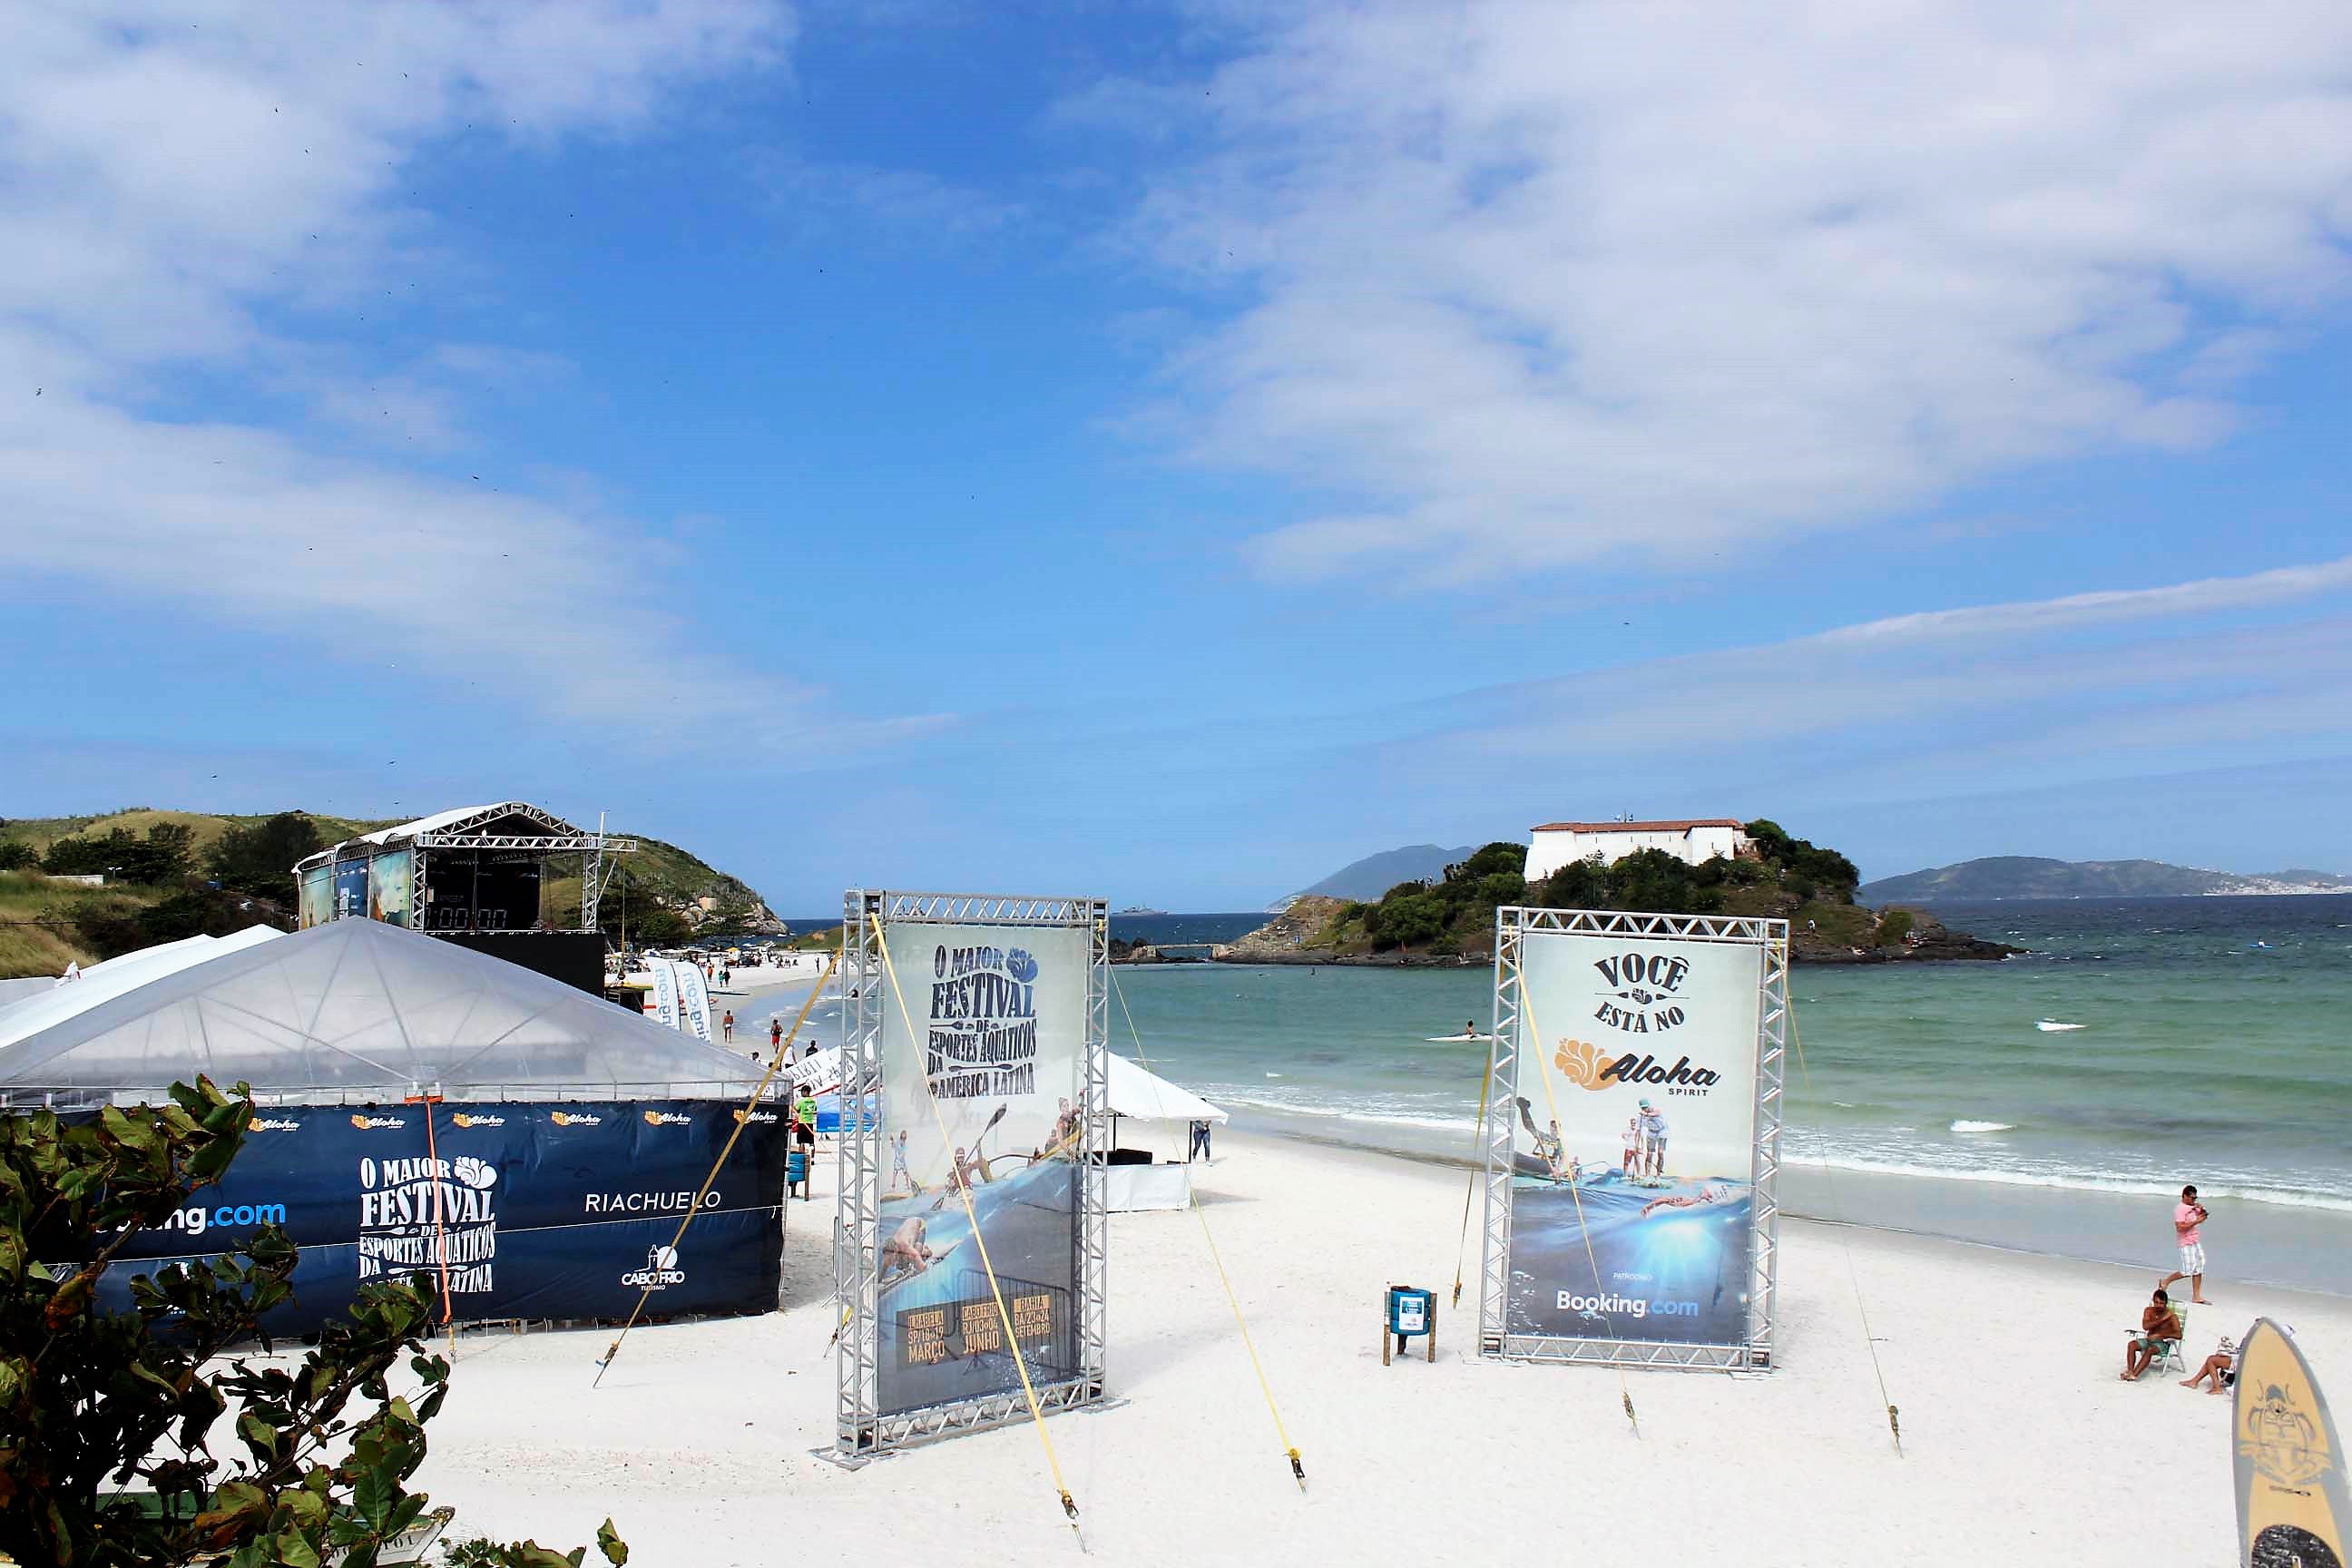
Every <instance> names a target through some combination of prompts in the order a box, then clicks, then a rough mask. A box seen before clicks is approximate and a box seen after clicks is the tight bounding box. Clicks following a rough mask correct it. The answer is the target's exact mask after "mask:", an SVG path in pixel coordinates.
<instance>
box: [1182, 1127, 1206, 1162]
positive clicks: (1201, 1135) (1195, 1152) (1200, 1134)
mask: <svg viewBox="0 0 2352 1568" xmlns="http://www.w3.org/2000/svg"><path fill="white" fill-rule="evenodd" d="M1196 1156H1197V1157H1198V1158H1200V1159H1203V1160H1205V1159H1207V1158H1208V1157H1209V1124H1208V1123H1207V1122H1205V1121H1195V1122H1194V1123H1192V1148H1191V1149H1189V1150H1187V1151H1186V1152H1185V1154H1184V1158H1186V1159H1187V1160H1190V1159H1193V1158H1195V1157H1196Z"/></svg>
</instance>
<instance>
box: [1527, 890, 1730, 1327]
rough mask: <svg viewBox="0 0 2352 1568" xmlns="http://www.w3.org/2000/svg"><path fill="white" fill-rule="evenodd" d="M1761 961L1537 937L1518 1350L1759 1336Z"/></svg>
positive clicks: (1532, 944)
mask: <svg viewBox="0 0 2352 1568" xmlns="http://www.w3.org/2000/svg"><path fill="white" fill-rule="evenodd" d="M1763 962H1764V956H1763V952H1762V951H1761V950H1760V949H1759V948H1756V947H1753V946H1745V945H1736V944H1731V943H1725V942H1689V941H1677V940H1674V939H1670V938H1662V937H1652V936H1640V937H1634V936H1589V935H1581V934H1578V935H1570V934H1566V933H1560V932H1548V931H1530V932H1528V935H1527V936H1526V938H1525V939H1524V941H1523V942H1522V945H1521V949H1520V975H1521V981H1522V984H1523V987H1524V994H1523V999H1524V1003H1525V1005H1524V1007H1523V1009H1522V1012H1521V1016H1520V1038H1521V1041H1522V1046H1521V1049H1520V1051H1519V1053H1518V1057H1517V1086H1516V1089H1515V1091H1514V1095H1513V1102H1512V1103H1509V1104H1506V1105H1504V1106H1503V1107H1501V1111H1502V1113H1503V1114H1504V1115H1506V1116H1507V1117H1510V1118H1511V1119H1512V1120H1513V1123H1514V1126H1513V1133H1512V1163H1513V1171H1514V1173H1513V1176H1512V1181H1511V1187H1512V1197H1511V1254H1510V1273H1511V1283H1510V1290H1509V1292H1508V1300H1507V1308H1506V1314H1507V1316H1506V1326H1507V1330H1508V1331H1509V1332H1511V1333H1514V1334H1539V1335H1550V1336H1556V1337H1559V1338H1565V1339H1584V1340H1639V1341H1647V1342H1671V1343H1677V1344H1701V1345H1737V1344H1740V1343H1743V1342H1745V1341H1746V1339H1747V1337H1748V1280H1749V1259H1750V1257H1751V1249H1752V1246H1753V1222H1754V1211H1753V1205H1752V1204H1751V1199H1750V1192H1749V1186H1750V1183H1751V1181H1752V1179H1753V1173H1754V1168H1755V1135H1756V1035H1757V1024H1758V1011H1757V1009H1758V1006H1759V990H1760V987H1761V984H1762V977H1763Z"/></svg>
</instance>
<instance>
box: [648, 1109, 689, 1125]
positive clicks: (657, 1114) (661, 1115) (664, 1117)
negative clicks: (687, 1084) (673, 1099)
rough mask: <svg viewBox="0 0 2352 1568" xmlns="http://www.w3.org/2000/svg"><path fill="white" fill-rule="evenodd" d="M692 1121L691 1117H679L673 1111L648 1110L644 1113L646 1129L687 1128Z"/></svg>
mask: <svg viewBox="0 0 2352 1568" xmlns="http://www.w3.org/2000/svg"><path fill="white" fill-rule="evenodd" d="M693 1121H694V1118H693V1117H691V1116H680V1115H679V1114H678V1113H677V1111H675V1110H648V1111H646V1126H648V1127H687V1126H691V1125H692V1124H693Z"/></svg>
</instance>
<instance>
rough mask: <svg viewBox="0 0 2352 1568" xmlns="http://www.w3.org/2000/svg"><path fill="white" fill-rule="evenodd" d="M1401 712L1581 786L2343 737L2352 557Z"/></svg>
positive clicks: (1942, 775) (2143, 753)
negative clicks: (1730, 766)
mask: <svg viewBox="0 0 2352 1568" xmlns="http://www.w3.org/2000/svg"><path fill="white" fill-rule="evenodd" d="M1390 732H1391V735H1392V736H1397V737H1398V738H1394V739H1389V740H1384V741H1383V742H1380V743H1379V745H1378V747H1377V748H1376V749H1377V751H1378V752H1379V754H1380V755H1381V757H1382V758H1383V760H1384V761H1385V762H1387V763H1389V764H1391V765H1392V766H1397V767H1402V768H1405V769H1407V770H1408V771H1415V772H1417V771H1419V770H1420V769H1421V768H1423V765H1424V763H1426V762H1427V760H1429V759H1440V760H1442V763H1443V764H1444V766H1445V767H1447V768H1451V769H1452V770H1454V773H1455V774H1456V776H1457V777H1458V776H1461V774H1462V770H1463V769H1464V768H1465V766H1469V765H1472V764H1475V767H1476V768H1477V769H1481V770H1483V769H1486V768H1490V767H1496V766H1499V767H1502V768H1505V769H1509V768H1513V767H1521V766H1528V765H1539V766H1541V767H1543V768H1544V769H1545V770H1546V773H1545V775H1544V776H1545V777H1546V778H1547V779H1549V780H1550V781H1553V782H1554V783H1556V784H1557V786H1558V787H1559V788H1562V789H1567V790H1570V791H1578V790H1591V789H1593V788H1595V787H1601V788H1606V787H1608V785H1609V784H1615V783H1618V782H1621V781H1622V782H1623V783H1625V784H1629V785H1630V784H1637V783H1638V784H1643V785H1657V784H1662V783H1665V782H1668V781H1674V780H1677V779H1679V780H1683V781H1685V784H1698V783H1701V782H1704V781H1712V784H1713V785H1714V786H1716V787H1721V786H1722V785H1723V784H1725V783H1726V782H1727V776H1728V774H1727V771H1726V768H1725V766H1724V764H1725V762H1726V759H1727V758H1734V757H1736V758H1738V767H1737V769H1736V770H1732V771H1733V772H1736V773H1739V774H1741V775H1744V777H1745V778H1746V779H1747V780H1749V781H1752V780H1754V779H1755V778H1757V777H1758V776H1759V775H1761V774H1764V773H1772V774H1775V775H1777V776H1779V777H1781V778H1783V779H1802V780H1805V781H1806V782H1807V784H1808V785H1809V786H1810V787H1816V788H1818V787H1819V786H1820V785H1821V784H1822V782H1823V781H1824V780H1825V779H1828V778H1831V777H1834V776H1837V775H1839V774H1841V773H1852V772H1853V771H1854V770H1855V768H1856V766H1857V763H1860V764H1863V765H1864V766H1866V768H1867V769H1868V770H1869V771H1870V772H1873V773H1878V774H1879V775H1881V778H1882V782H1886V781H1902V780H1916V778H1918V777H1920V776H1922V775H1921V774H1920V773H1916V772H1914V771H1913V770H1915V769H1919V768H1923V767H1927V768H1932V769H1933V770H1934V772H1935V774H1936V776H1937V787H1938V789H1939V790H1940V791H1943V792H1948V791H1949V790H1951V789H1954V788H1958V787H1965V781H1966V780H1968V779H1969V778H1972V777H1973V778H1980V779H1981V780H1983V781H1984V782H1986V783H1987V784H2014V782H2015V781H2016V780H2017V779H2019V778H2021V777H2032V778H2038V779H2042V780H2047V779H2048V778H2050V777H2052V776H2053V772H2052V771H2053V770H2057V769H2066V768H2080V767H2092V768H2095V769H2098V770H2106V771H2113V770H2115V769H2117V768H2121V767H2139V768H2158V767H2186V766H2206V765H2218V764H2220V763H2228V762H2235V761H2242V760H2243V759H2244V758H2245V757H2247V756H2249V755H2284V754H2294V753H2296V752H2308V751H2311V750H2313V749H2319V750H2326V749H2330V748H2333V747H2336V746H2339V745H2341V744H2342V743H2343V742H2346V741H2347V740H2352V556H2347V557H2345V558H2342V559H2339V560H2336V561H2330V562H2323V563H2314V564H2311V565H2307V566H2298V567H2294V568H2289V569H2285V570H2282V571H2273V572H2263V573H2256V574H2249V575H2246V576H2242V577H2234V578H2212V579H2207V580H2202V581H2199V582H2194V583H2182V584H2169V585H2165V586H2160V587H2153V588H2140V589H2130V590H2119V591H2116V592H2108V593H2095V594H2077V595H2066V596H2063V597H2059V598H2052V599H2043V600H2035V601H2027V602H2021V603H2016V604H2007V605H1979V606H1973V607H1969V608H1962V609H1954V610H1948V611H1940V612H1937V613H1934V614H1928V615H1914V616H1892V617H1887V618H1884V619H1879V620H1874V621H1869V622H1864V623H1860V624H1857V625H1853V626H1843V627H1838V628H1835V629H1832V630H1830V631H1825V632H1821V633H1817V634H1814V635H1811V636H1808V637H1796V638H1792V639H1790V640H1788V641H1784V642H1779V643H1773V644H1768V645H1762V646H1758V647H1738V648H1728V649H1723V650H1719V651H1715V652H1709V653H1704V654H1693V655H1687V656H1683V657H1678V658H1660V659H1650V660H1644V661H1641V662H1638V663H1633V664H1627V665H1621V666H1616V667H1611V668H1595V669H1591V670H1586V671H1582V672H1580V673H1578V674H1575V675H1572V676H1561V677H1557V678H1551V679H1540V680H1531V681H1525V682H1519V683H1514V684H1510V685H1505V686H1496V687H1490V688H1486V689H1480V690H1476V691H1471V692H1467V693H1464V694H1462V695H1460V696H1458V697H1454V698H1451V699H1448V700H1445V701H1444V702H1442V703H1435V704H1430V705H1426V706H1424V707H1423V708H1422V709H1421V710H1418V721H1415V719H1414V717H1413V716H1411V715H1407V716H1402V717H1401V719H1400V721H1398V722H1397V723H1396V724H1395V725H1394V727H1392V728H1391V731H1390ZM1400 732H1401V733H1400ZM1694 770H1696V773H1695V772H1694ZM1895 787H1897V788H1909V787H1913V786H1912V785H1910V784H1900V783H1897V784H1895ZM1849 793H1851V792H1849ZM1877 793H1881V794H1884V793H1885V790H1883V789H1882V790H1881V791H1879V792H1877Z"/></svg>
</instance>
